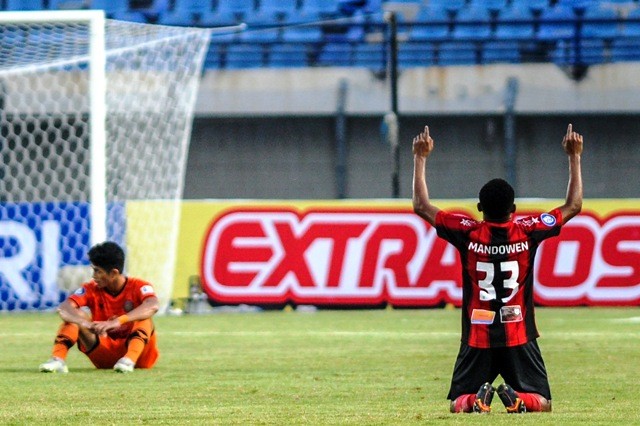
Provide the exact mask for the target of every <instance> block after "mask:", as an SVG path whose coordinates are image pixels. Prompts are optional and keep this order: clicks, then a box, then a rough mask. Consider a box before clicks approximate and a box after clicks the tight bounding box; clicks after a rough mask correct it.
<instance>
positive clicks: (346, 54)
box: [318, 43, 353, 66]
mask: <svg viewBox="0 0 640 426" xmlns="http://www.w3.org/2000/svg"><path fill="white" fill-rule="evenodd" d="M352 55H353V46H352V45H351V43H327V44H325V45H324V46H323V47H322V50H321V51H320V54H319V55H318V65H320V66H350V65H352V64H353V58H352Z"/></svg>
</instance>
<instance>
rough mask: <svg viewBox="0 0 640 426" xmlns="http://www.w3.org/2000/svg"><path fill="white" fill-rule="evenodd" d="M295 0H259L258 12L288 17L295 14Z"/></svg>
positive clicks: (296, 3)
mask: <svg viewBox="0 0 640 426" xmlns="http://www.w3.org/2000/svg"><path fill="white" fill-rule="evenodd" d="M297 5H298V2H297V0H260V3H259V6H258V10H259V11H261V12H267V13H275V14H278V13H281V14H285V15H289V14H292V13H296V10H297Z"/></svg>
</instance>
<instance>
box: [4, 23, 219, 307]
mask: <svg viewBox="0 0 640 426" xmlns="http://www.w3.org/2000/svg"><path fill="white" fill-rule="evenodd" d="M209 39H210V32H209V31H208V30H203V29H195V28H189V29H188V28H173V27H163V26H154V25H146V24H137V23H130V22H120V21H112V20H105V19H104V15H103V13H102V12H101V11H63V12H50V11H47V12H44V13H42V12H33V13H29V12H16V13H0V156H1V160H2V161H1V163H0V311H11V310H31V309H49V308H52V307H54V306H57V304H58V303H59V302H60V301H62V300H63V299H64V298H65V297H66V296H67V294H68V292H69V291H71V290H73V288H74V287H76V286H78V285H79V284H80V283H81V282H82V281H83V280H84V279H87V278H89V277H90V270H89V268H88V260H87V251H88V249H89V248H90V246H91V245H92V244H94V243H96V242H101V241H104V240H112V241H117V242H118V243H120V244H121V245H122V246H123V248H125V251H126V253H127V264H126V266H125V272H126V273H127V274H128V275H132V276H138V277H140V278H143V279H147V280H149V281H151V282H152V283H154V285H155V287H156V289H157V291H158V294H159V296H160V299H161V302H162V303H163V305H166V303H167V302H168V301H169V299H170V297H171V291H172V287H173V280H174V267H175V253H176V249H175V244H176V240H177V233H178V226H179V214H180V199H181V197H182V189H183V183H184V168H185V164H186V156H187V151H188V145H189V139H190V135H191V125H192V119H193V108H194V104H195V100H196V96H197V91H198V83H199V78H200V75H201V71H202V64H203V59H204V55H205V53H206V49H207V47H208V43H209Z"/></svg>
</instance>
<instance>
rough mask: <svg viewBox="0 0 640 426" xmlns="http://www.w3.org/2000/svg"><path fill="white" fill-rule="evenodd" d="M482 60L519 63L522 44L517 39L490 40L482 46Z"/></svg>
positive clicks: (489, 62)
mask: <svg viewBox="0 0 640 426" xmlns="http://www.w3.org/2000/svg"><path fill="white" fill-rule="evenodd" d="M482 62H483V63H485V64H491V63H497V62H499V63H514V64H515V63H519V62H521V57H520V45H519V43H518V42H517V41H508V40H503V41H490V42H487V43H485V44H484V45H483V46H482Z"/></svg>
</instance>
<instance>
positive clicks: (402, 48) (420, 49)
mask: <svg viewBox="0 0 640 426" xmlns="http://www.w3.org/2000/svg"><path fill="white" fill-rule="evenodd" d="M434 64H435V57H434V46H433V44H432V43H424V42H420V43H418V42H405V43H400V45H399V46H398V66H399V67H400V68H401V69H404V68H414V67H428V66H432V65H434Z"/></svg>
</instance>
